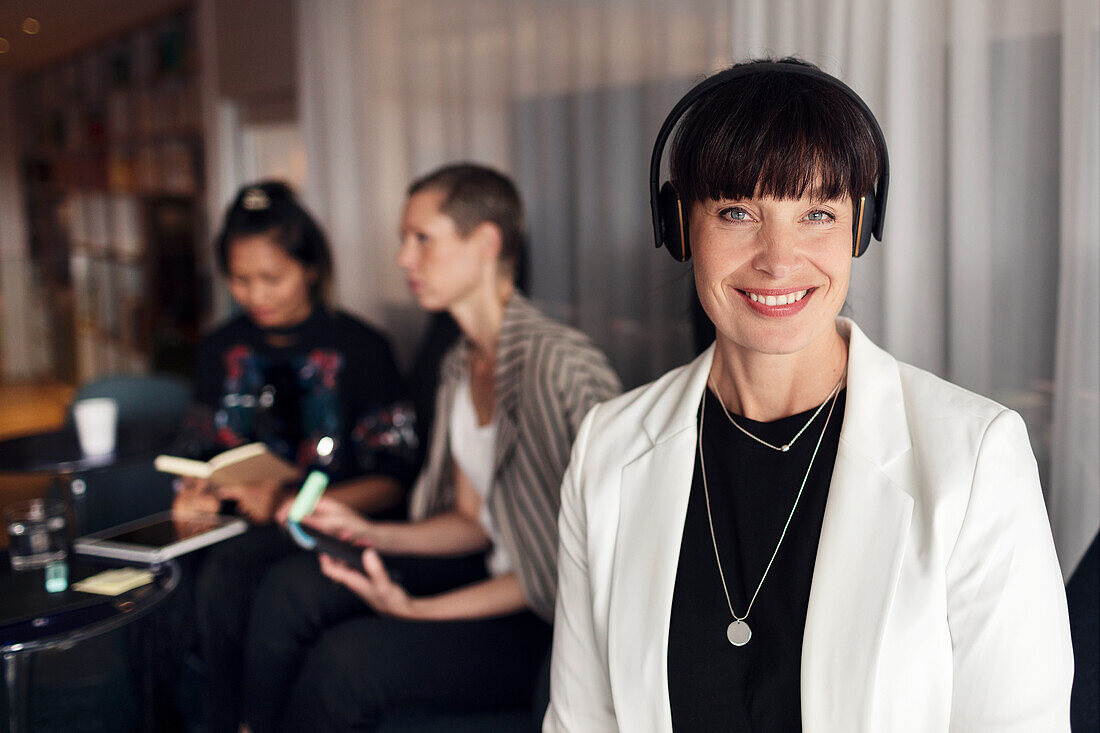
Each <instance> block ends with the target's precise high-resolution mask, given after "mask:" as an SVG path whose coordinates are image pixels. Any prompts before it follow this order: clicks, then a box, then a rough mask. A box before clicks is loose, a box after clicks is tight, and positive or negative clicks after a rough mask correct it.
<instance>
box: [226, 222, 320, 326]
mask: <svg viewBox="0 0 1100 733" xmlns="http://www.w3.org/2000/svg"><path fill="white" fill-rule="evenodd" d="M226 269H227V271H228V278H229V293H230V295H232V296H233V300H235V301H237V303H238V304H240V306H241V308H243V309H244V310H245V312H246V313H247V314H248V317H249V318H251V319H252V321H253V322H254V323H255V324H256V325H257V326H259V327H260V328H289V327H291V326H296V325H297V324H299V323H301V322H302V321H304V320H305V319H306V318H308V317H309V314H310V313H311V312H312V311H313V302H312V300H311V298H310V287H311V286H312V285H313V283H314V282H315V281H316V279H317V276H316V274H315V273H314V272H313V271H312V270H311V269H309V268H306V267H305V266H304V265H303V264H302V263H301V262H299V261H298V260H296V259H294V258H293V257H291V256H290V255H289V254H287V253H286V250H284V249H283V248H282V247H280V246H279V245H278V244H277V243H276V242H275V240H274V239H272V237H271V236H270V235H268V234H252V235H247V236H241V237H237V238H235V239H233V240H232V241H231V242H230V243H229V248H228V252H227V258H226Z"/></svg>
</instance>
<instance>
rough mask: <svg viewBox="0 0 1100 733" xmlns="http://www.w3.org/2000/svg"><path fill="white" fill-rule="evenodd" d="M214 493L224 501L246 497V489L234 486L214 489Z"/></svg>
mask: <svg viewBox="0 0 1100 733" xmlns="http://www.w3.org/2000/svg"><path fill="white" fill-rule="evenodd" d="M214 493H215V494H217V496H218V497H219V498H222V499H238V500H239V499H240V498H241V497H242V496H244V495H245V493H246V492H245V487H243V486H239V485H236V484H234V485H232V486H216V487H214Z"/></svg>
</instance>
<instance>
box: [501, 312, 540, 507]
mask: <svg viewBox="0 0 1100 733" xmlns="http://www.w3.org/2000/svg"><path fill="white" fill-rule="evenodd" d="M533 313H537V312H536V311H534V307H533V306H532V305H531V304H530V303H529V302H528V301H527V299H526V298H524V297H523V296H522V295H520V294H519V293H513V294H512V297H511V298H510V299H509V300H508V304H507V305H506V306H505V307H504V321H503V322H502V323H501V326H500V337H499V341H498V342H497V356H496V359H497V361H496V372H495V374H494V375H493V388H494V390H495V391H496V401H497V404H496V412H495V416H496V419H497V435H496V447H495V448H494V450H493V476H494V478H495V477H496V476H497V475H499V473H500V470H501V467H502V466H504V464H505V463H507V462H508V459H509V458H510V457H511V455H512V452H513V451H514V450H515V448H516V440H517V438H518V436H519V433H518V432H517V428H516V412H517V411H518V404H519V390H520V384H522V382H523V368H524V365H525V364H526V363H527V350H528V347H529V342H528V340H527V338H526V334H525V332H526V331H527V329H526V328H525V326H526V325H527V323H528V321H529V320H530V319H531V317H532V314H533ZM493 486H496V481H495V480H494V481H493ZM491 491H492V488H490V492H491Z"/></svg>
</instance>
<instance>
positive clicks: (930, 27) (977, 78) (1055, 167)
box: [297, 0, 1100, 573]
mask: <svg viewBox="0 0 1100 733" xmlns="http://www.w3.org/2000/svg"><path fill="white" fill-rule="evenodd" d="M297 10H298V17H299V19H300V21H301V22H300V33H301V35H300V43H299V49H300V51H299V52H300V53H301V54H302V58H303V62H302V63H301V64H300V65H299V69H300V74H301V79H300V83H299V88H300V89H301V90H302V94H301V95H300V100H301V105H302V119H303V124H304V128H305V133H306V139H307V151H308V156H309V162H310V175H309V181H310V186H311V190H310V191H309V192H308V198H309V200H310V202H311V203H312V204H313V205H314V206H315V208H316V209H317V210H318V211H319V212H321V213H322V215H323V216H324V220H325V221H326V223H327V224H328V226H329V228H330V231H331V233H332V235H333V240H334V243H335V246H336V248H337V253H336V256H337V261H338V262H339V272H340V281H339V287H338V294H339V296H340V299H341V302H342V303H343V304H344V305H345V307H349V308H350V309H351V310H353V311H357V312H359V313H361V314H363V315H365V316H367V317H368V318H371V319H372V320H375V321H377V322H380V323H381V324H382V325H383V326H385V327H387V328H388V329H389V330H390V331H391V333H393V334H394V335H395V338H396V341H397V342H398V346H399V348H400V349H402V350H403V351H404V352H405V353H408V350H409V349H410V348H411V344H413V343H414V342H415V340H416V326H417V324H418V323H420V321H419V315H418V314H417V313H416V311H415V308H414V307H413V306H412V302H411V299H410V298H409V296H408V294H407V293H406V292H405V288H404V278H403V276H402V275H401V273H400V272H399V271H398V270H397V269H396V267H394V266H393V264H392V262H393V258H394V256H395V254H396V249H397V236H396V231H397V225H398V219H399V216H400V209H401V205H402V202H403V200H404V190H405V187H406V186H407V184H408V182H409V181H410V180H411V179H412V178H414V177H415V176H417V175H420V174H423V173H425V172H427V171H428V170H429V169H431V168H433V167H435V166H438V165H441V164H443V163H446V162H449V161H454V160H460V159H462V160H477V161H481V162H485V163H488V164H491V165H494V166H496V167H498V168H501V169H502V170H505V171H506V172H508V173H510V174H512V175H513V176H514V177H515V179H516V180H517V182H518V183H519V185H520V188H521V190H522V191H523V193H524V196H525V199H526V202H527V205H528V214H529V231H530V251H529V253H528V255H529V263H530V275H531V277H530V285H529V288H528V290H529V293H530V295H531V296H532V297H533V298H534V299H535V300H536V301H537V302H538V303H539V305H540V306H541V307H542V308H544V309H545V310H546V311H547V312H549V313H551V314H553V315H555V316H557V317H559V318H562V319H564V320H567V321H570V322H572V323H574V324H576V325H578V326H580V327H581V328H583V329H584V330H585V331H587V332H588V333H589V334H591V335H592V336H593V338H595V339H596V341H597V342H598V343H599V344H600V345H601V347H603V348H604V349H605V350H606V351H607V353H608V355H609V356H610V357H611V360H612V362H613V363H614V365H615V367H616V368H617V369H618V370H619V372H620V375H621V376H622V378H623V381H624V383H625V384H626V385H628V386H633V385H637V384H640V383H642V382H645V381H648V380H650V379H652V378H654V377H655V376H657V375H658V374H660V373H662V372H663V371H665V370H667V369H669V368H671V367H673V366H675V365H678V364H680V363H683V362H684V361H686V360H687V359H688V358H690V357H691V355H692V336H691V331H690V325H689V323H690V321H689V319H688V313H689V302H690V297H691V295H690V292H691V289H690V282H691V272H690V267H689V266H682V265H678V264H677V263H675V262H673V261H672V259H671V258H669V257H667V255H664V254H663V253H658V252H654V251H653V241H652V240H653V236H652V231H651V226H650V217H649V202H648V191H647V180H646V176H647V171H648V162H649V154H650V148H651V145H652V140H653V137H654V136H655V134H656V131H657V128H658V127H659V125H660V123H661V121H662V119H663V118H664V115H665V113H666V112H667V110H668V109H669V108H670V107H671V105H672V104H673V103H674V102H675V101H676V99H678V97H679V96H680V95H681V94H683V92H684V91H686V90H687V89H688V88H689V87H690V86H691V85H692V84H693V83H694V82H696V81H698V80H699V79H700V78H702V76H704V75H706V74H708V73H710V72H712V71H714V70H715V69H717V68H721V67H723V66H725V65H727V64H729V63H730V62H731V61H733V60H735V59H743V58H747V57H757V56H763V55H768V56H782V55H787V54H795V55H799V56H802V57H803V58H806V59H807V60H809V61H812V62H815V63H817V64H818V65H820V66H822V67H823V68H824V69H826V70H827V71H830V72H832V73H835V74H838V75H839V76H840V77H841V78H843V79H845V80H846V81H847V82H848V83H849V84H850V85H851V86H852V87H853V88H854V89H855V90H856V91H857V92H859V93H860V94H861V95H862V96H863V97H864V98H865V99H866V101H867V102H868V104H869V106H870V107H871V109H872V110H873V111H874V112H875V114H876V115H877V116H878V117H879V120H880V122H881V124H882V126H883V129H884V131H885V134H886V137H887V140H888V142H889V145H890V153H891V163H892V177H891V190H890V200H889V207H888V216H887V223H886V232H885V241H884V242H883V243H882V244H881V245H880V244H879V243H875V244H874V245H873V246H872V248H871V250H870V251H869V252H868V253H867V254H866V255H865V256H864V257H862V258H861V259H860V260H859V261H857V262H856V263H855V264H854V266H853V276H852V287H851V293H850V295H849V299H848V306H847V307H848V312H849V313H850V314H851V315H852V316H853V317H854V318H856V319H857V320H858V321H859V322H860V324H861V325H862V326H863V328H864V329H865V331H867V333H868V334H869V335H871V336H872V338H874V339H875V340H876V341H878V342H879V343H880V344H882V345H883V346H884V347H886V348H887V349H888V350H890V351H891V352H892V353H894V354H895V355H896V356H897V357H898V358H900V359H903V360H905V361H908V362H911V363H914V364H916V365H918V366H921V367H924V368H927V369H930V370H932V371H933V372H936V373H937V374H941V375H943V376H944V377H946V378H948V379H951V380H952V381H955V382H957V383H959V384H961V385H963V386H965V387H968V388H970V389H974V390H976V391H979V392H981V393H983V394H986V395H988V396H990V397H992V398H993V399H996V400H998V401H1000V402H1002V403H1004V404H1006V405H1007V406H1009V407H1011V408H1013V409H1016V410H1018V411H1019V412H1020V413H1021V414H1022V415H1023V416H1024V419H1025V420H1026V421H1027V423H1028V427H1029V431H1030V434H1031V438H1032V444H1033V447H1034V449H1035V453H1036V456H1037V458H1038V460H1039V463H1040V469H1041V473H1042V477H1043V480H1044V486H1045V490H1046V491H1047V500H1048V506H1049V508H1050V511H1051V517H1052V522H1053V526H1054V530H1055V533H1056V539H1057V542H1058V547H1059V552H1060V553H1061V554H1060V556H1061V559H1062V562H1063V567H1064V569H1065V570H1066V572H1067V573H1068V572H1069V571H1070V570H1071V569H1072V567H1073V566H1075V564H1076V561H1077V559H1078V558H1079V556H1080V550H1083V548H1084V547H1085V545H1087V542H1088V539H1089V537H1090V536H1091V534H1094V533H1095V531H1096V528H1097V525H1098V524H1100V506H1098V505H1100V476H1098V470H1097V445H1098V444H1100V431H1098V426H1097V419H1098V418H1097V416H1098V413H1100V407H1098V405H1097V394H1098V391H1100V385H1098V377H1097V369H1098V366H1097V364H1098V357H1097V333H1098V331H1100V313H1098V305H1097V300H1096V298H1097V292H1098V291H1100V275H1098V274H1097V258H1098V253H1097V250H1098V249H1100V245H1098V242H1097V237H1098V236H1100V234H1098V232H1100V224H1098V223H1097V219H1096V217H1097V208H1098V207H1097V205H1096V201H1097V200H1098V194H1097V176H1098V169H1100V164H1098V162H1097V138H1098V134H1097V116H1098V114H1097V106H1098V101H1097V99H1098V94H1100V92H1098V88H1100V80H1098V71H1097V67H1098V61H1097V48H1098V41H1097V23H1096V17H1095V16H1096V13H1097V8H1096V3H1095V0H1063V5H1062V7H1061V8H1059V7H1057V6H1053V7H1051V6H1049V5H1048V4H1046V3H1044V2H1042V0H998V2H991V1H990V0H965V1H952V2H948V0H930V2H926V3H912V2H909V0H887V1H886V2H882V1H881V0H736V1H735V0H665V1H662V0H616V1H614V2H612V1H610V0H606V1H600V2H593V1H591V0H589V1H582V0H420V1H419V2H416V3H407V2H400V0H320V1H313V0H310V1H308V2H307V1H306V0H299V3H298V8H297Z"/></svg>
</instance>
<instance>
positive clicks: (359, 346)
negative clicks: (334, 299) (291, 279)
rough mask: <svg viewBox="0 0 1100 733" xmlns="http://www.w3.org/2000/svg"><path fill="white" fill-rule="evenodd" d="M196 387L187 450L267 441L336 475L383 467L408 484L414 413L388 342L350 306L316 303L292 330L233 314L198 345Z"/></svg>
mask: <svg viewBox="0 0 1100 733" xmlns="http://www.w3.org/2000/svg"><path fill="white" fill-rule="evenodd" d="M195 384H196V389H195V398H196V400H195V405H194V407H193V409H192V411H191V413H190V414H189V416H188V420H187V424H186V426H185V429H184V431H183V433H182V434H181V436H180V439H179V441H178V445H177V450H178V452H180V453H182V454H185V455H190V456H194V457H196V458H209V457H210V456H212V455H214V454H216V453H218V452H220V451H223V450H226V449H229V448H233V447H235V446H238V445H243V444H245V443H251V442H255V441H262V442H264V443H266V444H267V445H268V447H270V448H271V449H272V450H273V451H274V452H276V453H278V454H279V455H281V456H283V457H284V458H286V459H288V460H290V461H292V462H293V463H295V464H297V465H298V466H299V467H301V468H302V469H303V470H310V469H320V470H322V471H324V472H325V473H327V474H328V475H329V477H330V479H332V480H333V481H339V480H341V479H346V478H353V477H356V476H361V475H366V474H381V475H387V476H391V477H393V478H395V479H397V480H398V481H400V482H401V483H402V484H403V485H408V483H409V482H410V481H411V479H412V477H413V475H414V473H415V456H416V449H417V438H416V433H415V417H414V413H413V409H412V406H411V404H410V403H409V402H407V401H406V400H405V392H404V389H403V386H402V383H401V378H400V376H399V374H398V371H397V366H396V364H395V362H394V359H393V352H392V351H391V349H390V345H389V342H388V341H387V340H386V338H385V337H384V336H383V335H382V334H381V333H379V332H378V331H376V330H374V329H373V328H371V327H369V326H367V325H366V324H364V323H363V322H362V321H359V320H358V319H356V318H353V317H352V316H350V315H348V314H346V313H342V312H333V311H328V310H324V309H321V308H317V309H314V312H313V313H312V314H311V315H310V317H309V318H308V319H306V320H305V321H304V322H303V323H301V324H299V325H297V326H295V327H293V328H290V329H286V330H265V329H261V328H259V327H258V326H256V325H255V324H254V323H253V322H252V321H251V320H249V319H248V318H247V317H245V316H239V317H237V318H234V319H233V320H231V321H230V322H228V323H227V324H225V325H224V326H222V327H221V328H219V329H218V330H216V331H215V332H214V333H212V334H210V335H209V336H207V337H206V338H205V339H204V340H203V342H202V343H201V344H200V345H199V356H198V362H197V365H196V374H195Z"/></svg>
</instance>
